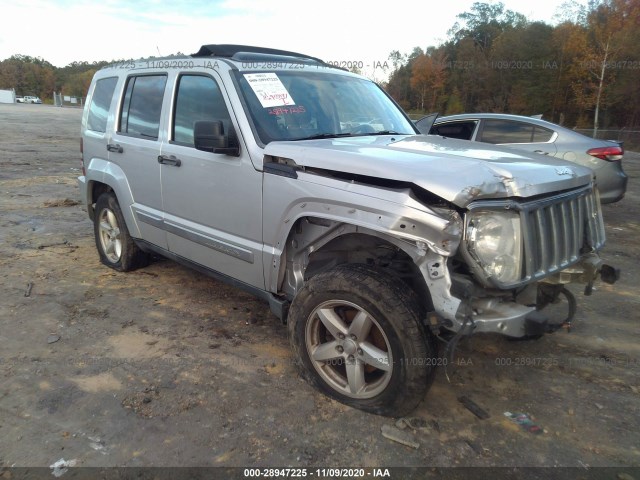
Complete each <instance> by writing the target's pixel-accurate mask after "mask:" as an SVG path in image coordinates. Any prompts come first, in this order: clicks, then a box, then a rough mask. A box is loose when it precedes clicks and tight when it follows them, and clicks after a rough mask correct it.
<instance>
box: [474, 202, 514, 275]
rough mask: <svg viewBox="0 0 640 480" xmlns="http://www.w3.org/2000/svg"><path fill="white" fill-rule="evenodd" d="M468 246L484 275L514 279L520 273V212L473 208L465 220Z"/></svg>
mask: <svg viewBox="0 0 640 480" xmlns="http://www.w3.org/2000/svg"><path fill="white" fill-rule="evenodd" d="M466 242H467V250H468V251H469V253H470V254H471V255H472V256H473V258H474V259H475V260H476V261H477V262H478V264H479V265H480V267H481V268H482V270H483V271H484V273H485V274H486V276H487V277H489V278H493V279H494V280H495V281H496V282H498V283H501V284H511V283H516V282H518V281H519V280H520V278H521V274H522V233H521V230H520V215H518V214H517V213H514V212H506V211H505V212H496V211H492V210H475V211H472V212H471V213H470V214H469V216H468V220H467V232H466Z"/></svg>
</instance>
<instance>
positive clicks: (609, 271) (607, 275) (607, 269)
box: [600, 264, 620, 285]
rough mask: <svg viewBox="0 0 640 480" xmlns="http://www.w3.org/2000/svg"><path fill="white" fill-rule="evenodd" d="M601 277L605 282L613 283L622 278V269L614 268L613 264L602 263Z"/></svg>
mask: <svg viewBox="0 0 640 480" xmlns="http://www.w3.org/2000/svg"><path fill="white" fill-rule="evenodd" d="M600 278H601V279H602V281H603V282H604V283H608V284H609V285H613V284H614V283H616V282H617V281H618V280H620V269H619V268H614V267H612V266H611V265H606V264H605V265H602V268H601V269H600Z"/></svg>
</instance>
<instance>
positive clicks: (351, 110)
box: [236, 71, 416, 144]
mask: <svg viewBox="0 0 640 480" xmlns="http://www.w3.org/2000/svg"><path fill="white" fill-rule="evenodd" d="M236 76H237V80H238V83H239V84H240V90H241V92H242V95H243V97H244V100H245V105H246V106H247V108H248V110H249V112H248V113H249V117H250V118H251V120H252V121H253V124H254V126H255V130H256V132H257V134H258V136H259V137H260V140H261V141H262V143H264V144H267V143H269V142H272V141H277V140H304V139H309V138H322V137H343V136H360V135H376V134H378V135H383V134H387V133H393V134H408V135H414V134H415V133H416V130H415V128H414V127H413V125H412V124H411V122H410V121H409V120H408V119H407V118H406V117H405V116H404V114H403V113H402V111H401V110H400V109H399V108H398V107H397V106H396V105H395V104H394V103H393V102H392V101H391V100H390V98H389V97H388V96H387V95H386V94H385V93H384V92H383V91H382V89H380V87H378V86H377V85H376V84H375V83H373V82H371V81H369V80H366V79H362V78H357V77H351V76H347V75H342V74H337V73H328V72H326V73H325V72H308V71H286V72H259V73H258V72H255V73H252V72H237V73H236Z"/></svg>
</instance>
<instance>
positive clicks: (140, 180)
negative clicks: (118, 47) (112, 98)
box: [108, 72, 167, 249]
mask: <svg viewBox="0 0 640 480" xmlns="http://www.w3.org/2000/svg"><path fill="white" fill-rule="evenodd" d="M166 84H167V75H166V73H161V72H158V73H145V74H141V75H135V74H134V75H130V76H128V77H127V78H126V81H125V85H124V91H123V94H122V99H121V102H120V108H119V110H118V118H117V119H116V122H117V124H116V129H115V132H114V134H113V136H112V138H110V139H109V143H108V149H109V160H110V161H111V162H112V163H114V164H116V165H117V166H118V167H120V169H121V170H120V171H118V170H117V169H114V172H113V174H114V175H115V176H124V178H123V181H124V182H126V183H128V184H129V188H130V190H131V193H132V195H133V204H132V205H120V206H121V208H122V209H125V208H131V210H132V212H133V215H134V218H135V219H136V222H137V224H138V227H139V229H140V234H141V236H142V238H143V239H144V240H147V241H149V242H151V243H153V244H155V245H158V246H159V247H162V248H165V249H166V248H167V239H166V234H165V232H164V229H163V225H162V219H163V214H162V195H161V191H160V164H159V163H158V155H159V154H160V147H161V144H162V140H163V139H162V138H161V132H162V131H163V129H162V128H161V127H162V126H163V125H164V121H163V118H164V117H166V115H162V109H163V103H164V95H165V88H166Z"/></svg>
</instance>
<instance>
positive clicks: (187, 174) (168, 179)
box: [161, 72, 264, 288]
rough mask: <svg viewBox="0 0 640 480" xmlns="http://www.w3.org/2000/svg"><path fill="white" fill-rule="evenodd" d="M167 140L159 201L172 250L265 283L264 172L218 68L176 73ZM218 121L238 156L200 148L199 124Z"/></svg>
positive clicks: (246, 279)
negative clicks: (253, 157) (237, 148)
mask: <svg viewBox="0 0 640 480" xmlns="http://www.w3.org/2000/svg"><path fill="white" fill-rule="evenodd" d="M173 90H174V98H173V99H172V102H171V105H172V115H171V117H172V118H171V124H170V126H169V129H168V135H169V140H168V142H166V143H165V144H163V146H162V151H161V156H162V159H163V160H162V161H163V162H164V163H163V164H162V165H161V179H162V180H161V181H162V201H163V209H164V213H165V221H164V225H165V229H166V231H167V239H168V246H169V250H170V251H171V252H173V253H175V254H177V255H179V256H181V257H185V258H188V259H189V260H191V261H194V262H196V263H198V264H200V265H204V266H206V267H207V268H210V269H212V270H215V271H217V272H220V273H223V274H226V275H229V276H231V277H233V278H236V279H239V280H241V281H243V282H245V283H248V284H250V285H252V286H257V287H259V288H264V274H263V270H264V269H263V266H262V172H260V171H257V170H256V169H255V168H254V167H253V164H252V163H251V159H250V158H249V154H248V152H247V149H246V148H245V147H244V141H243V139H242V136H241V132H240V130H239V128H238V124H237V122H236V119H235V117H234V115H233V114H232V109H231V108H230V104H229V102H228V99H227V95H226V93H225V90H224V86H223V83H222V82H221V80H220V78H219V76H218V75H217V73H215V72H211V73H208V74H194V73H191V72H184V73H182V74H180V75H178V77H177V78H176V81H175V87H174V89H173ZM213 120H221V121H222V123H223V127H224V133H226V134H228V133H229V132H231V131H234V132H235V133H236V136H235V138H234V139H233V142H234V143H237V144H239V145H240V156H239V157H236V156H231V155H226V154H216V153H211V152H204V151H200V150H196V149H195V147H194V138H193V131H194V123H195V122H196V121H213Z"/></svg>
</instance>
